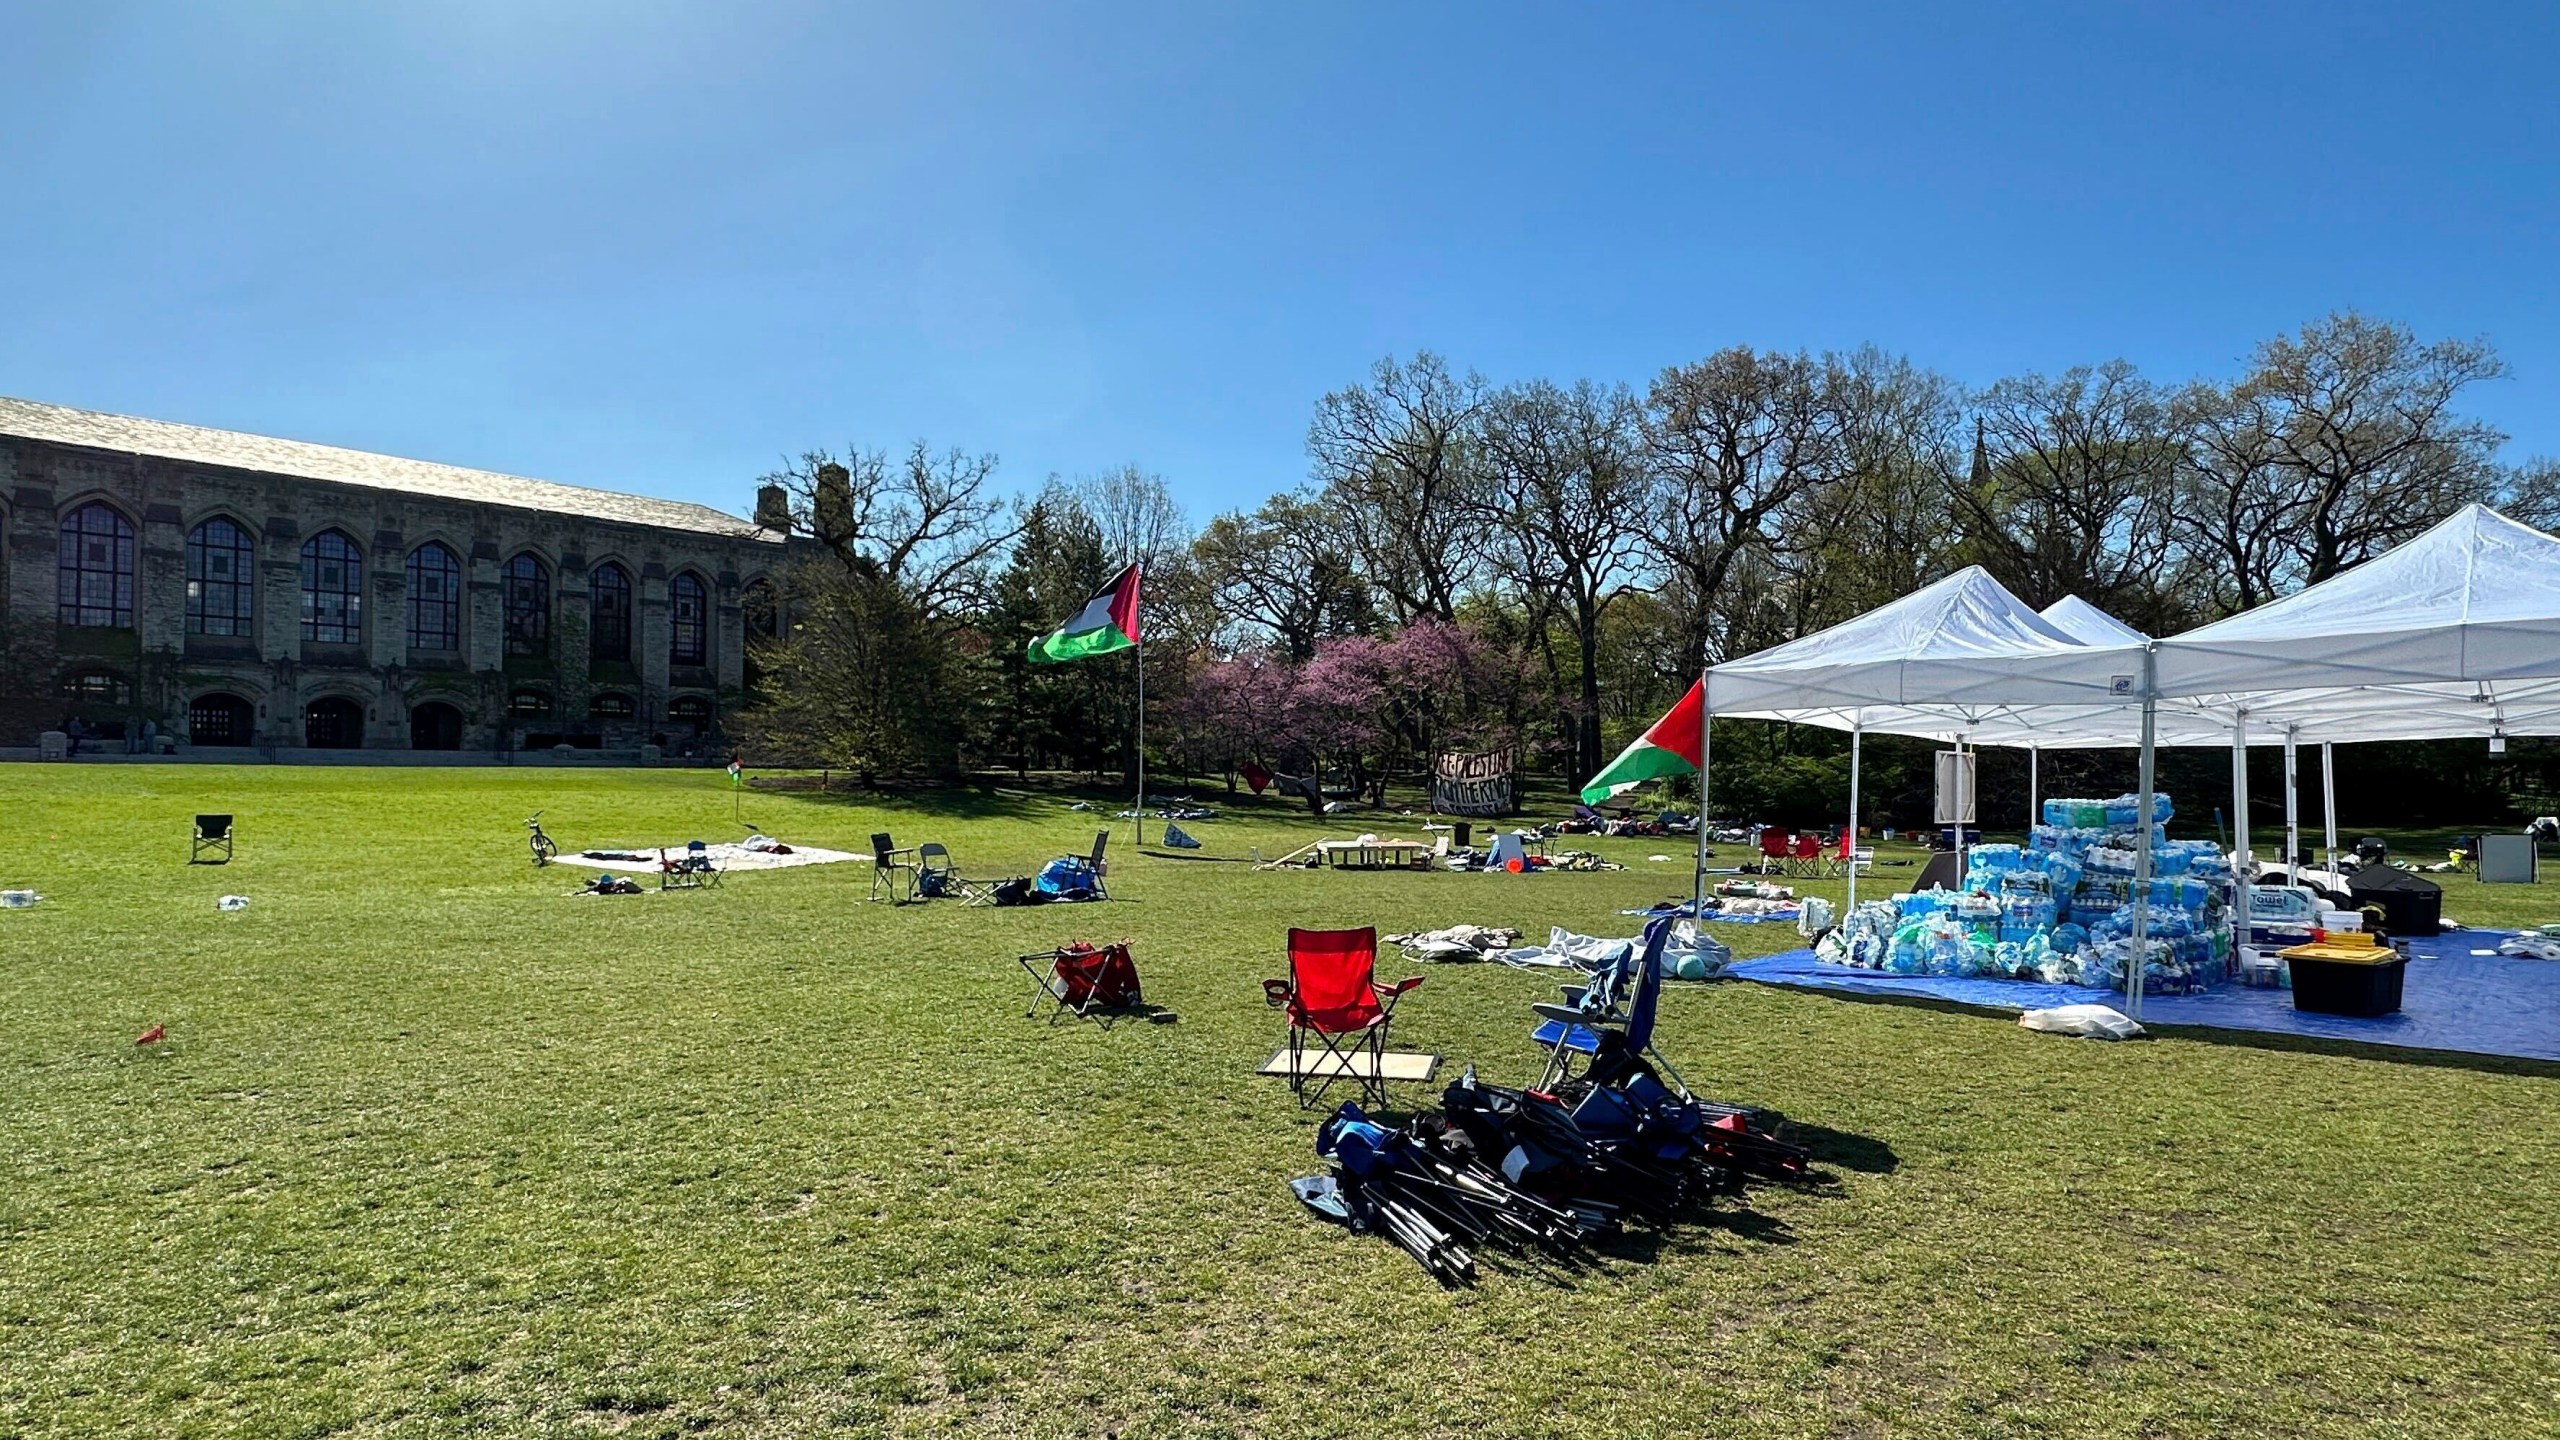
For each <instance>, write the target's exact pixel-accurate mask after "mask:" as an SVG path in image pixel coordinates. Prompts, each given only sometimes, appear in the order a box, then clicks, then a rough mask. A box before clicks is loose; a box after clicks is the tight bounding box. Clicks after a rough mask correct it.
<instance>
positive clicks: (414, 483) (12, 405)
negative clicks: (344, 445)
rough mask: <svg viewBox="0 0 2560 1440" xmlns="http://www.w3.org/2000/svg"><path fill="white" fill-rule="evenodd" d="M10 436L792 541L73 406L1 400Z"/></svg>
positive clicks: (493, 478)
mask: <svg viewBox="0 0 2560 1440" xmlns="http://www.w3.org/2000/svg"><path fill="white" fill-rule="evenodd" d="M0 435H14V436H18V437H21V438H23V439H29V440H45V441H50V442H52V443H54V444H57V445H80V446H86V447H88V448H89V449H93V450H113V451H118V452H121V453H125V454H131V455H149V456H153V457H155V458H158V459H163V460H182V461H188V462H192V463H194V464H198V465H221V466H227V467H229V468H231V469H235V470H254V471H260V472H263V473H266V474H271V475H291V476H295V477H297V478H300V479H304V480H322V481H327V482H330V483H332V484H338V485H362V486H365V487H367V488H369V489H375V490H400V491H405V492H407V493H410V494H415V495H432V496H435V497H437V498H439V499H445V500H463V501H470V502H474V503H478V504H482V505H507V506H512V507H514V508H516V509H519V510H540V511H545V512H548V513H551V514H555V515H575V516H579V517H582V518H584V519H589V520H604V521H611V522H614V523H618V524H624V525H650V526H655V527H657V528H659V529H662V530H689V531H692V532H694V533H696V534H705V535H722V536H727V537H729V538H732V539H739V540H757V539H762V540H779V539H781V538H782V537H781V536H778V535H775V534H774V533H772V532H771V531H768V530H762V529H759V528H757V527H756V525H755V524H754V522H752V521H748V520H742V519H740V518H738V517H737V516H735V515H730V514H726V513H724V512H722V511H718V510H714V509H712V508H711V507H710V506H708V505H694V504H688V503H687V502H685V501H682V500H657V499H652V498H650V497H649V496H646V495H624V494H621V493H618V492H616V491H612V490H590V489H587V488H586V487H584V486H579V485H559V484H554V483H553V482H551V481H548V480H527V479H524V478H523V477H521V476H516V475H500V474H498V473H496V472H494V471H489V470H470V469H465V468H464V467H462V466H459V465H439V464H436V463H435V462H433V461H430V460H403V459H401V458H400V457H398V456H396V455H375V454H371V453H369V452H366V451H363V450H341V449H339V448H338V447H337V446H335V445H314V444H311V443H309V442H307V441H302V440H276V439H271V438H269V437H267V436H264V435H243V434H240V433H238V432H237V431H232V430H208V429H205V428H204V427H202V426H200V425H179V424H174V423H172V422H170V421H167V420H140V419H136V418H134V417H132V416H129V415H107V414H101V413H100V412H98V411H95V410H74V409H72V408H71V407H69V406H67V405H47V404H44V403H42V402H41V401H35V400H13V399H10V398H8V397H7V396H0Z"/></svg>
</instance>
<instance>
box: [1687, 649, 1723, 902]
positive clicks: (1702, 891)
mask: <svg viewBox="0 0 2560 1440" xmlns="http://www.w3.org/2000/svg"><path fill="white" fill-rule="evenodd" d="M1707 675H1708V671H1707V670H1706V669H1704V668H1701V669H1700V670H1699V671H1698V864H1697V871H1698V873H1697V874H1695V875H1693V876H1691V877H1690V885H1689V923H1690V924H1691V925H1693V926H1694V925H1703V924H1704V923H1705V921H1706V918H1707V855H1708V850H1707V760H1708V753H1709V751H1708V747H1709V746H1710V745H1711V744H1713V743H1714V739H1715V723H1716V721H1715V713H1714V712H1713V711H1712V710H1710V709H1709V708H1708V707H1707ZM1693 933H1695V934H1699V935H1703V934H1705V933H1706V931H1704V930H1703V929H1701V930H1696V931H1694V932H1693Z"/></svg>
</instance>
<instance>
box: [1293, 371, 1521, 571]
mask: <svg viewBox="0 0 2560 1440" xmlns="http://www.w3.org/2000/svg"><path fill="white" fill-rule="evenodd" d="M1483 403H1484V380H1483V378H1482V377H1480V376H1477V375H1474V374H1472V373H1471V374H1468V375H1466V376H1464V377H1462V378H1461V377H1455V376H1452V375H1451V374H1450V373H1449V368H1448V366H1447V365H1446V364H1444V363H1443V362H1442V361H1441V359H1440V357H1439V356H1437V355H1433V354H1431V353H1430V352H1429V351H1424V352H1422V353H1421V354H1418V355H1416V356H1414V357H1413V359H1412V361H1411V362H1409V363H1406V364H1398V363H1397V362H1396V361H1395V360H1394V359H1392V358H1389V359H1384V360H1380V361H1379V362H1378V363H1377V365H1376V366H1375V367H1373V368H1372V369H1371V370H1370V372H1369V382H1368V383H1367V384H1365V385H1353V386H1351V387H1350V388H1348V389H1345V390H1337V391H1335V392H1333V393H1332V394H1330V395H1327V396H1325V397H1324V399H1323V400H1321V401H1319V402H1318V403H1317V405H1316V415H1315V420H1314V421H1313V422H1312V423H1311V424H1310V425H1309V426H1308V427H1307V453H1308V455H1309V456H1310V457H1311V458H1312V459H1313V461H1314V466H1315V479H1316V482H1317V484H1319V485H1320V486H1322V487H1323V489H1324V494H1325V498H1326V501H1327V503H1328V504H1330V505H1331V506H1332V507H1333V509H1334V521H1335V523H1336V524H1337V525H1338V526H1340V527H1341V529H1342V531H1343V532H1344V533H1345V534H1347V535H1348V536H1349V537H1350V540H1351V542H1352V545H1353V547H1354V548H1355V549H1356V550H1357V551H1358V552H1359V556H1360V562H1361V568H1362V570H1363V572H1364V573H1365V574H1366V576H1367V578H1368V580H1369V582H1370V583H1371V584H1373V585H1375V586H1376V587H1377V588H1378V590H1379V592H1380V593H1382V594H1383V595H1385V596H1386V597H1387V600H1388V603H1389V604H1391V605H1392V606H1393V607H1394V609H1395V618H1396V619H1397V620H1398V621H1400V622H1401V621H1409V620H1414V619H1418V618H1421V617H1423V616H1430V617H1432V618H1435V619H1440V620H1448V619H1451V618H1453V617H1455V616H1456V614H1457V606H1458V593H1459V590H1460V589H1461V586H1462V583H1463V572H1464V571H1465V569H1466V566H1467V561H1468V554H1469V551H1468V546H1467V540H1468V538H1469V536H1470V534H1471V531H1472V528H1473V522H1474V518H1475V513H1476V512H1475V507H1474V506H1473V504H1472V503H1471V500H1472V498H1473V496H1474V494H1475V493H1476V491H1477V489H1478V488H1479V486H1480V485H1481V483H1482V475H1481V473H1480V469H1479V465H1478V459H1477V456H1476V454H1475V445H1474V441H1475V438H1476V417H1477V413H1478V411H1479V410H1480V409H1481V408H1482V406H1483Z"/></svg>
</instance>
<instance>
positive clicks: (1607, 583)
mask: <svg viewBox="0 0 2560 1440" xmlns="http://www.w3.org/2000/svg"><path fill="white" fill-rule="evenodd" d="M1483 449H1484V454H1485V460H1486V468H1487V471H1488V474H1489V478H1490V480H1491V485H1490V487H1489V489H1488V491H1487V493H1486V495H1485V497H1484V499H1485V501H1486V502H1487V506H1488V512H1489V513H1488V517H1487V518H1488V519H1490V520H1491V521H1492V523H1493V525H1494V527H1495V528H1496V529H1497V531H1498V533H1500V534H1502V535H1503V536H1504V539H1505V541H1506V543H1505V544H1504V545H1503V547H1502V552H1503V557H1504V562H1505V568H1506V569H1507V570H1509V571H1510V578H1511V580H1512V581H1513V583H1514V584H1515V585H1516V586H1517V587H1518V588H1519V589H1520V591H1521V593H1522V594H1523V595H1524V596H1527V597H1534V598H1535V599H1537V600H1541V601H1545V602H1548V603H1551V604H1552V605H1553V606H1554V608H1555V609H1556V610H1557V611H1558V612H1559V613H1560V614H1561V615H1562V616H1563V618H1564V620H1565V622H1566V624H1567V625H1568V626H1569V627H1570V629H1571V632H1572V636H1573V642H1574V651H1575V660H1576V675H1577V678H1578V681H1579V687H1578V688H1579V703H1578V704H1577V705H1576V706H1575V707H1574V708H1573V710H1572V711H1571V712H1570V713H1569V714H1568V715H1567V716H1566V717H1565V719H1566V721H1567V723H1568V725H1569V726H1570V727H1571V730H1572V732H1573V736H1574V758H1575V764H1576V767H1577V770H1578V773H1580V774H1584V775H1588V774H1591V773H1592V772H1594V771H1596V770H1598V769H1599V768H1600V762H1601V754H1600V628H1601V620H1602V617H1603V615H1604V614H1605V612H1606V611H1607V610H1608V608H1609V606H1610V604H1611V603H1613V602H1614V601H1616V600H1617V598H1618V597H1619V596H1620V595H1621V594H1622V593H1623V592H1624V591H1625V590H1626V588H1627V587H1628V586H1629V585H1631V584H1632V583H1633V582H1634V581H1635V580H1636V578H1637V577H1638V575H1639V574H1640V572H1641V564H1640V562H1641V558H1642V555H1643V537H1644V535H1645V533H1646V531H1647V530H1648V529H1649V528H1650V524H1649V522H1650V521H1651V520H1652V519H1653V518H1654V517H1653V515H1652V513H1651V510H1652V507H1651V505H1650V504H1649V503H1648V502H1649V500H1650V498H1651V496H1650V479H1649V477H1648V475H1647V474H1646V471H1645V466H1644V450H1643V427H1642V412H1641V407H1639V406H1638V405H1637V403H1636V399H1635V396H1634V395H1633V394H1631V393H1629V392H1628V390H1627V389H1626V387H1624V386H1616V387H1611V388H1605V389H1604V388H1602V387H1601V386H1598V385H1594V384H1593V383H1591V382H1590V381H1588V380H1584V381H1580V382H1578V383H1576V384H1575V386H1574V387H1573V388H1572V389H1571V390H1562V389H1558V388H1557V387H1556V386H1554V385H1552V384H1550V383H1548V382H1546V381H1544V380H1538V381H1533V382H1531V383H1529V384H1527V385H1520V386H1514V387H1512V388H1510V389H1507V390H1504V391H1502V392H1500V393H1498V394H1496V395H1495V396H1493V397H1492V400H1491V402H1490V403H1489V404H1487V405H1486V407H1485V409H1484V419H1483ZM1532 608H1533V609H1537V608H1544V607H1543V606H1540V605H1533V607H1532Z"/></svg>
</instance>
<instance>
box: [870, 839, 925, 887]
mask: <svg viewBox="0 0 2560 1440" xmlns="http://www.w3.org/2000/svg"><path fill="white" fill-rule="evenodd" d="M901 876H904V877H905V884H906V887H907V893H906V894H905V895H903V896H901V895H900V894H899V893H898V885H899V883H900V879H899V877H901ZM884 891H885V892H886V893H887V894H888V896H889V900H890V903H892V904H898V905H903V904H905V903H906V902H907V901H909V900H913V899H914V898H916V852H914V851H913V850H901V849H899V848H898V847H897V843H896V842H895V841H893V840H891V839H890V838H889V832H888V831H886V830H882V831H880V832H878V833H876V834H874V835H873V836H872V837H871V898H872V899H874V900H877V899H879V898H880V896H881V894H882V892H884Z"/></svg>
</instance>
